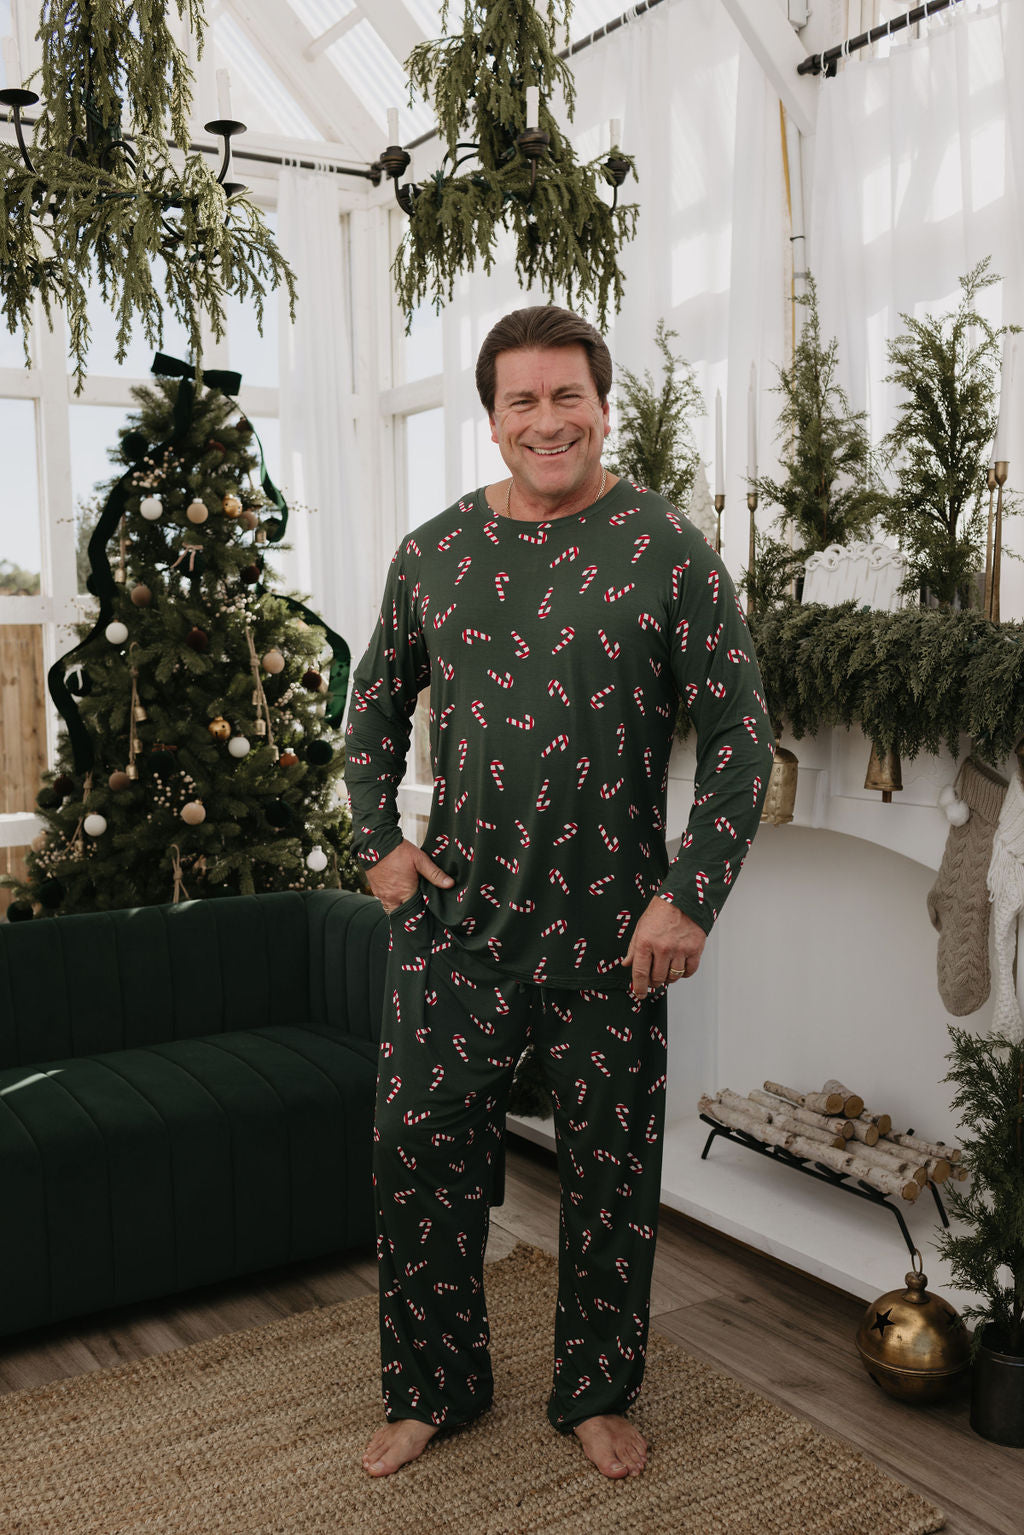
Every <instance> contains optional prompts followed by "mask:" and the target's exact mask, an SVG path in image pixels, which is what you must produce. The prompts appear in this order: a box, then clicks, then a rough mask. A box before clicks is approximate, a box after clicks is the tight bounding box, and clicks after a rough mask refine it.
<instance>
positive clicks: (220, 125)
mask: <svg viewBox="0 0 1024 1535" xmlns="http://www.w3.org/2000/svg"><path fill="white" fill-rule="evenodd" d="M203 127H204V129H205V131H206V132H207V133H215V134H216V135H217V137H218V138H222V139H223V140H224V155H223V158H222V160H221V162H220V170H219V171H218V172H217V185H218V186H223V184H224V177H225V176H226V175H227V173H228V167H229V166H230V164H231V140H232V139H233V138H234V136H235V134H236V133H244V132H245V124H244V123H240V122H237V121H236V120H235V119H234V118H231V117H217V118H214V120H213V122H212V123H204V124H203Z"/></svg>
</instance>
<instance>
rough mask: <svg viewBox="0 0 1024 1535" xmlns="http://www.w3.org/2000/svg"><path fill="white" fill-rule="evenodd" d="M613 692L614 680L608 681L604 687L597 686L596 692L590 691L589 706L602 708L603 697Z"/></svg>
mask: <svg viewBox="0 0 1024 1535" xmlns="http://www.w3.org/2000/svg"><path fill="white" fill-rule="evenodd" d="M614 692H615V684H614V682H609V683H608V684H607V686H606V687H603V688H598V690H597V692H596V693H591V695H590V707H591V708H592V709H603V708H604V701H605V699H606V698H607V697H608V696H609V695H610V694H611V693H614Z"/></svg>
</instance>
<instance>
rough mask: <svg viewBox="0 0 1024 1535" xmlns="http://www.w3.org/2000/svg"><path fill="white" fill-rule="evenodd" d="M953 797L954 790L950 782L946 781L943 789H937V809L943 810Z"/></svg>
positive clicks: (954, 795) (951, 801)
mask: <svg viewBox="0 0 1024 1535" xmlns="http://www.w3.org/2000/svg"><path fill="white" fill-rule="evenodd" d="M955 799H956V790H955V789H954V787H953V785H952V784H951V783H948V784H947V785H946V787H945V788H944V789H940V790H939V798H938V801H937V804H938V807H939V809H940V810H945V808H946V806H947V805H951V804H952V803H953V801H954V800H955Z"/></svg>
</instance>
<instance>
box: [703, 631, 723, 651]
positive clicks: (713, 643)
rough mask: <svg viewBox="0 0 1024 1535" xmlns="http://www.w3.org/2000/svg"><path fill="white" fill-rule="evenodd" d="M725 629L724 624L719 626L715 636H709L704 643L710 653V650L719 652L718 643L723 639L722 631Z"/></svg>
mask: <svg viewBox="0 0 1024 1535" xmlns="http://www.w3.org/2000/svg"><path fill="white" fill-rule="evenodd" d="M724 628H725V625H724V624H719V626H718V628H717V629H716V630H715V632H714V634H709V635H708V637H707V639H706V640H705V641H704V643H705V645H706V646H707V647H708V650H709V651H710V650H717V648H718V642H719V640H720V639H721V638H722V630H723V629H724Z"/></svg>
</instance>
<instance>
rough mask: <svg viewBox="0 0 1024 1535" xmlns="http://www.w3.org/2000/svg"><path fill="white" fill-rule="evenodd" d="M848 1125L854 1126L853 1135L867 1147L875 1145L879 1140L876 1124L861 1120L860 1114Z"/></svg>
mask: <svg viewBox="0 0 1024 1535" xmlns="http://www.w3.org/2000/svg"><path fill="white" fill-rule="evenodd" d="M847 1123H849V1124H851V1125H852V1126H853V1133H854V1135H855V1136H856V1138H857V1140H859V1141H863V1143H864V1145H865V1146H874V1145H875V1143H876V1142H877V1140H878V1138H879V1129H878V1126H877V1125H876V1124H872V1122H871V1121H870V1120H863V1119H861V1117H860V1115H859V1114H858V1115H857V1116H856V1117H855V1118H854V1119H850V1120H848V1121H847Z"/></svg>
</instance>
